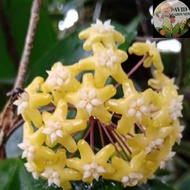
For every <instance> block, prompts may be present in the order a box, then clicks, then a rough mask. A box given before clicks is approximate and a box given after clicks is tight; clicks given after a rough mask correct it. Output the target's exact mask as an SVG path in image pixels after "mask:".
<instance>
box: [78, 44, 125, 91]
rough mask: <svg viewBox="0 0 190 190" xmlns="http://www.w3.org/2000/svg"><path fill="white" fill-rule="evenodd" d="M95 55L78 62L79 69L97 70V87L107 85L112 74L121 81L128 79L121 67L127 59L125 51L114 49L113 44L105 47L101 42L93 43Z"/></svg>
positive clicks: (95, 77)
mask: <svg viewBox="0 0 190 190" xmlns="http://www.w3.org/2000/svg"><path fill="white" fill-rule="evenodd" d="M93 52H94V55H93V56H90V57H88V58H86V59H82V60H80V61H79V63H78V67H79V70H81V71H82V70H95V76H94V81H95V85H96V86H97V87H102V86H104V85H105V82H106V80H107V79H108V77H109V76H112V77H113V78H114V79H115V80H116V81H118V82H119V83H122V82H124V81H125V80H126V79H127V75H126V73H125V72H124V71H123V69H122V67H121V63H123V62H124V61H125V60H126V59H127V54H126V53H125V52H124V51H121V50H118V49H113V47H112V46H111V44H109V45H108V47H107V48H105V47H104V46H103V45H102V44H101V43H96V44H94V45H93Z"/></svg>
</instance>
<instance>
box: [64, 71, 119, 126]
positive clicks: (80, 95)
mask: <svg viewBox="0 0 190 190" xmlns="http://www.w3.org/2000/svg"><path fill="white" fill-rule="evenodd" d="M115 92H116V89H115V87H114V86H113V85H107V86H105V87H103V88H96V87H95V84H94V78H93V75H92V74H91V73H88V74H84V75H83V82H82V84H81V87H80V88H79V90H78V92H68V93H67V94H66V95H65V100H66V101H67V102H69V103H71V104H73V105H74V106H75V107H76V108H77V116H76V118H82V119H85V120H87V119H88V118H89V117H90V116H94V117H97V118H98V119H99V120H100V121H102V122H103V123H105V124H109V123H110V121H111V117H112V115H111V113H109V112H108V111H107V110H106V108H105V106H104V103H105V101H106V100H108V99H109V98H110V97H112V96H113V95H115Z"/></svg>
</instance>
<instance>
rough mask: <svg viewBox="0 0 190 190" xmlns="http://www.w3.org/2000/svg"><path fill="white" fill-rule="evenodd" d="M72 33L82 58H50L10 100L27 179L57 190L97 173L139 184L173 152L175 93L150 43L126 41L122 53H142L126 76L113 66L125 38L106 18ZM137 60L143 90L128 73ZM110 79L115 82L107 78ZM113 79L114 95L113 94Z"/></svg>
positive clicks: (178, 105)
mask: <svg viewBox="0 0 190 190" xmlns="http://www.w3.org/2000/svg"><path fill="white" fill-rule="evenodd" d="M79 38H80V39H82V40H85V42H84V45H83V48H84V50H86V51H92V53H91V55H90V56H88V57H86V58H84V59H81V60H79V61H78V62H76V63H74V64H72V65H70V66H65V65H64V64H62V63H61V62H57V63H55V64H54V65H53V66H52V68H51V70H48V71H46V72H47V73H48V77H47V78H46V79H44V78H42V77H40V76H38V77H36V78H35V79H34V80H33V81H32V82H31V84H29V85H28V87H26V88H25V89H24V92H22V93H21V94H20V95H19V96H18V99H17V100H16V101H14V103H13V104H14V105H17V113H18V114H21V115H22V117H23V119H24V121H25V122H24V127H23V130H24V135H23V142H22V143H20V144H19V145H18V146H19V147H20V148H21V149H22V150H23V153H22V158H26V160H27V161H26V163H25V166H26V168H27V170H28V171H29V172H31V173H32V175H33V177H34V178H35V179H38V178H39V177H40V178H43V179H46V180H47V181H48V186H51V185H52V184H55V185H56V186H58V187H62V188H63V189H71V188H72V186H71V182H72V181H78V180H82V181H83V182H85V183H92V182H93V181H94V180H96V181H98V180H99V178H103V179H106V180H114V181H118V182H121V183H122V185H123V187H127V186H136V185H137V184H142V183H146V181H147V180H148V179H151V178H152V177H153V174H154V172H155V171H156V170H157V169H158V168H159V167H160V168H164V167H165V163H166V161H167V160H169V159H171V158H172V157H173V156H174V155H175V152H173V151H172V146H173V145H174V143H175V142H178V143H179V142H180V138H181V132H182V129H183V126H182V125H180V123H179V117H181V116H182V114H181V110H182V100H183V95H178V92H177V90H176V86H175V84H174V81H173V80H171V79H170V78H168V77H167V76H166V75H164V73H163V70H164V68H163V64H162V61H161V57H160V54H159V52H158V50H157V49H156V47H155V44H154V43H150V42H148V41H147V42H145V43H140V42H139V43H138V42H136V43H133V44H132V46H131V47H129V49H128V51H129V53H130V54H136V55H138V56H143V58H142V59H141V61H140V62H139V64H138V65H136V66H134V68H133V69H132V70H131V72H130V73H129V74H126V73H125V72H124V71H123V69H122V66H121V64H122V63H123V62H124V61H126V60H127V57H128V55H127V53H126V52H124V51H122V50H119V49H118V46H117V44H118V43H123V42H124V41H125V38H124V37H123V36H122V34H121V33H119V32H117V31H116V30H115V29H114V26H112V25H111V23H110V20H108V21H105V22H104V23H103V22H102V21H100V20H97V21H96V23H95V24H91V26H90V27H89V28H87V29H85V30H83V31H81V32H80V33H79ZM141 64H143V66H144V67H145V68H148V67H153V71H152V74H153V78H151V79H149V80H148V81H147V83H148V86H149V87H148V88H147V89H145V90H144V91H138V90H137V89H136V88H135V85H134V83H133V81H132V80H131V79H130V75H132V74H133V72H135V70H136V69H138V67H139V66H140V65H141ZM81 72H82V80H81V81H79V80H77V76H78V75H79V74H80V73H81ZM110 78H111V79H113V80H111V81H114V82H115V84H113V83H111V82H107V81H109V79H110ZM120 85H121V86H122V96H121V97H115V95H116V94H117V90H118V87H119V86H120ZM71 112H74V114H72V117H69V116H70V114H69V113H71Z"/></svg>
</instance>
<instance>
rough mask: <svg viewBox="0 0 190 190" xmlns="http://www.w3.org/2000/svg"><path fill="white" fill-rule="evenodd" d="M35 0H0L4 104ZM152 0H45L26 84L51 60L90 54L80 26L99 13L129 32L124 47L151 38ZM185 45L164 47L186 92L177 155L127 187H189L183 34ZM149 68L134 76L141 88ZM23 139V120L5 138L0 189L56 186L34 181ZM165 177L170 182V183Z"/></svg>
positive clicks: (189, 68)
mask: <svg viewBox="0 0 190 190" xmlns="http://www.w3.org/2000/svg"><path fill="white" fill-rule="evenodd" d="M31 5H32V0H16V1H15V0H0V92H1V93H0V110H2V109H3V107H4V105H5V102H6V100H7V99H8V97H7V96H6V93H7V92H8V91H10V90H11V89H12V87H13V85H14V81H15V78H16V73H17V69H18V66H19V60H20V57H21V54H22V50H23V46H24V41H25V36H26V32H27V27H28V24H29V18H30V9H31ZM151 5H152V1H151V0H146V1H144V0H135V1H134V0H97V1H96V0H43V1H42V7H41V11H40V21H39V24H38V27H37V31H36V37H35V41H34V44H33V49H32V55H31V60H30V64H29V71H28V75H27V79H26V84H25V85H27V84H28V83H29V82H31V81H32V79H33V78H34V77H35V76H37V75H40V76H43V77H46V76H47V74H46V72H45V70H49V69H50V68H51V66H52V65H53V63H55V62H57V61H61V62H63V63H64V64H66V65H69V64H73V63H75V62H76V61H78V60H79V59H81V58H83V57H86V56H87V54H88V52H85V51H84V50H83V49H82V41H80V40H79V39H78V32H79V31H81V30H82V28H85V27H87V26H89V23H91V22H92V21H95V18H100V19H102V20H107V19H110V18H111V19H112V21H113V22H112V24H113V25H115V27H116V29H117V30H119V31H120V32H121V33H122V34H123V35H124V36H125V38H126V42H125V44H122V45H121V46H120V49H123V50H126V51H127V48H128V47H129V45H130V44H131V43H132V42H133V41H138V40H140V41H145V40H146V39H147V38H150V39H151V40H157V41H160V40H164V39H152V37H151V36H152V28H153V27H152V25H151V15H150V13H149V8H150V7H151ZM70 9H75V10H76V11H77V12H78V16H79V19H78V21H77V22H75V23H74V25H73V26H71V27H70V28H68V29H66V30H63V31H60V30H59V28H58V26H59V23H60V21H63V20H64V19H65V18H66V14H67V12H68V10H70ZM179 41H180V42H181V44H182V49H181V51H180V52H179V53H172V52H165V53H162V59H163V62H164V66H165V72H166V74H167V75H169V76H170V77H175V78H176V82H177V85H178V86H179V91H180V94H184V95H185V100H184V109H183V114H184V117H183V118H182V123H183V124H184V125H185V126H186V128H185V131H184V138H183V140H182V142H181V145H176V146H175V147H174V151H176V152H177V155H176V156H175V157H174V159H173V160H172V161H171V162H169V163H168V165H167V168H166V169H165V170H161V171H157V174H156V176H157V177H156V179H154V180H150V181H149V182H148V183H147V184H144V185H141V186H139V187H134V188H125V189H128V190H145V189H146V190H147V189H149V190H172V189H176V190H187V189H188V188H189V185H190V170H189V166H190V163H189V159H190V138H189V132H190V128H189V123H190V117H189V113H190V106H189V104H190V84H189V81H190V80H189V79H190V40H189V39H183V38H181V39H179ZM138 59H139V58H138V57H133V56H130V57H129V59H128V60H127V61H126V63H123V67H124V69H125V70H126V72H127V71H128V70H130V66H128V64H127V63H128V62H134V63H136V62H137V61H138ZM149 75H150V71H147V70H145V69H143V68H141V69H140V70H139V71H138V72H137V73H136V74H135V75H134V76H133V80H134V81H135V82H136V83H137V85H138V87H139V88H144V85H145V84H144V83H143V81H145V79H147V77H149ZM21 141H22V126H20V127H19V128H18V129H17V130H15V131H14V132H13V133H11V135H10V136H9V139H8V141H7V143H6V154H7V159H6V160H3V161H0V181H1V183H0V189H1V190H10V189H12V187H14V188H15V189H17V190H23V189H25V190H33V189H42V190H43V189H58V188H56V187H51V188H50V187H49V188H48V187H47V182H44V181H43V180H41V181H38V182H36V181H35V180H33V178H32V177H31V175H30V174H29V173H28V172H26V170H25V167H24V166H23V161H22V160H21V159H20V155H21V151H20V150H19V149H18V147H17V144H18V143H20V142H21ZM166 183H167V184H166ZM73 189H100V190H101V189H102V190H103V189H109V190H112V189H114V190H121V189H122V187H121V184H120V183H116V182H108V181H103V180H100V181H99V182H98V183H94V184H92V185H91V186H87V185H86V184H84V183H80V182H76V183H73Z"/></svg>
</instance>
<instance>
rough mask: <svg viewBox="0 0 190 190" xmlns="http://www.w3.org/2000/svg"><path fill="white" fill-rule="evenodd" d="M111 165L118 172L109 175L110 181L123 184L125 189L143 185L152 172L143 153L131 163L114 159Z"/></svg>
mask: <svg viewBox="0 0 190 190" xmlns="http://www.w3.org/2000/svg"><path fill="white" fill-rule="evenodd" d="M111 163H112V166H113V167H114V168H115V169H116V171H115V172H114V174H111V175H109V177H110V179H112V180H116V181H120V182H122V183H123V186H124V187H126V186H135V185H137V184H139V183H142V182H143V181H144V180H145V179H146V177H147V175H148V173H149V170H150V168H149V167H148V165H147V164H146V154H145V153H144V152H143V151H142V152H140V153H139V154H137V155H135V156H134V157H133V158H132V159H131V160H130V161H125V160H123V159H121V158H118V157H113V158H112V161H111Z"/></svg>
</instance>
